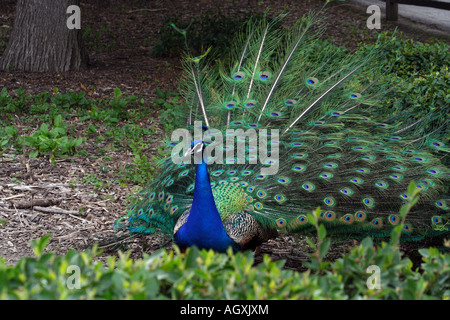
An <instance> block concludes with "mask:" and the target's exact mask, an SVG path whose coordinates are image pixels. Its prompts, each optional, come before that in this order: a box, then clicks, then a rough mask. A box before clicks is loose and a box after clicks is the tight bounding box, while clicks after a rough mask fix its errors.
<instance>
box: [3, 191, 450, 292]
mask: <svg viewBox="0 0 450 320" xmlns="http://www.w3.org/2000/svg"><path fill="white" fill-rule="evenodd" d="M418 190H419V189H417V188H416V186H415V185H414V184H411V185H410V187H409V188H408V193H409V194H410V195H411V198H410V200H409V201H408V202H407V203H406V204H405V205H404V206H403V207H402V208H401V210H400V217H401V219H402V222H401V223H400V224H399V226H397V227H396V228H395V229H394V230H393V232H392V236H391V241H390V242H389V243H384V242H383V243H382V244H381V246H378V247H374V245H373V243H372V240H371V239H370V238H366V239H364V240H363V241H362V242H361V244H360V245H359V246H357V247H355V248H353V249H352V250H351V251H350V252H349V253H348V254H347V255H345V256H343V257H342V258H340V259H338V260H336V261H334V262H324V261H323V258H324V257H325V255H326V253H327V251H328V248H329V245H330V239H328V238H327V237H326V230H325V228H324V227H323V225H322V224H320V225H319V218H318V217H319V213H320V209H317V210H316V211H315V212H314V213H313V214H310V215H308V221H311V222H312V223H313V224H314V225H315V227H316V229H317V233H318V241H317V244H314V243H313V242H312V241H310V245H311V246H312V247H313V249H314V251H315V252H314V253H313V254H311V255H310V259H311V261H310V262H308V263H306V264H305V265H306V266H308V267H309V268H310V269H309V270H308V271H306V272H303V273H299V272H296V271H292V270H285V269H283V265H284V262H283V261H271V260H270V258H269V257H268V256H264V257H263V261H262V262H261V263H259V264H258V265H256V266H254V260H253V255H252V253H251V252H250V251H247V252H239V253H236V254H234V253H233V252H232V251H231V249H230V250H229V251H228V252H227V253H226V254H218V253H215V252H213V251H211V250H209V251H207V250H198V249H197V248H195V247H192V248H189V249H188V250H187V251H186V253H184V254H181V253H180V252H179V250H178V248H177V247H175V248H174V250H173V251H166V250H161V251H159V252H156V253H154V254H152V255H146V254H144V257H143V259H138V260H135V261H133V260H132V259H130V253H125V254H124V253H122V252H119V259H116V257H114V256H110V257H108V258H107V262H106V264H104V263H102V262H95V261H96V259H95V257H96V256H97V255H98V254H99V252H98V251H97V247H96V246H94V248H93V249H92V250H91V251H87V252H76V251H73V250H71V251H69V252H68V253H67V254H66V255H64V256H60V257H57V256H55V254H53V253H44V251H45V247H46V246H47V244H48V242H49V240H50V235H47V236H44V237H43V238H41V239H38V240H35V241H33V242H32V244H31V245H32V247H33V250H34V253H35V255H36V257H35V258H22V259H20V261H19V262H18V263H17V264H16V265H15V266H7V265H5V263H4V261H3V262H1V261H0V299H199V300H200V299H226V300H235V299H241V300H243V299H247V300H248V299H261V300H262V299H264V300H269V299H283V300H285V299H449V298H450V254H449V253H441V252H439V251H438V250H437V249H435V248H429V249H421V250H419V253H420V254H421V255H422V260H423V263H422V265H421V270H420V269H417V270H412V262H411V260H410V259H409V258H406V257H403V256H402V253H401V251H400V250H399V240H400V234H401V230H402V227H403V223H404V221H405V218H406V215H407V214H408V212H409V210H410V209H411V207H412V206H413V205H414V204H415V203H416V202H417V201H418V196H417V194H418ZM372 272H374V273H373V274H372Z"/></svg>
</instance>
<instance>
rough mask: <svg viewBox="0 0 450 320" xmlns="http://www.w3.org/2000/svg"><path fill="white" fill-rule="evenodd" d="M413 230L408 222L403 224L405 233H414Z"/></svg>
mask: <svg viewBox="0 0 450 320" xmlns="http://www.w3.org/2000/svg"><path fill="white" fill-rule="evenodd" d="M412 230H413V229H412V226H411V225H410V224H407V223H406V224H405V225H404V226H403V229H402V231H403V233H412Z"/></svg>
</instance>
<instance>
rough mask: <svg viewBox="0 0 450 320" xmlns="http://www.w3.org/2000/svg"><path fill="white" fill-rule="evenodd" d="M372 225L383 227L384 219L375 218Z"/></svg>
mask: <svg viewBox="0 0 450 320" xmlns="http://www.w3.org/2000/svg"><path fill="white" fill-rule="evenodd" d="M370 224H371V226H373V227H375V228H377V229H379V228H382V227H383V221H382V220H381V219H380V218H375V219H373V220H372V222H370Z"/></svg>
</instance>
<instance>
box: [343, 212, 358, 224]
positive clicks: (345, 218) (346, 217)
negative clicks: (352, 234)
mask: <svg viewBox="0 0 450 320" xmlns="http://www.w3.org/2000/svg"><path fill="white" fill-rule="evenodd" d="M341 220H342V221H343V222H344V223H345V224H352V223H353V221H354V220H355V218H354V217H353V215H351V214H346V215H344V216H342V218H341Z"/></svg>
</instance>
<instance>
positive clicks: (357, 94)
mask: <svg viewBox="0 0 450 320" xmlns="http://www.w3.org/2000/svg"><path fill="white" fill-rule="evenodd" d="M348 97H349V98H350V99H359V98H361V94H360V93H350V94H349V95H348Z"/></svg>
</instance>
